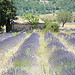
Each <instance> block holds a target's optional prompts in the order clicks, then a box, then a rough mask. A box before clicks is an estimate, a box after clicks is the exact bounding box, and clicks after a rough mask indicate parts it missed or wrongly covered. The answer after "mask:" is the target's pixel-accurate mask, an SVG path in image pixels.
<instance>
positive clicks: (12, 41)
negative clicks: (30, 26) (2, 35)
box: [0, 33, 26, 53]
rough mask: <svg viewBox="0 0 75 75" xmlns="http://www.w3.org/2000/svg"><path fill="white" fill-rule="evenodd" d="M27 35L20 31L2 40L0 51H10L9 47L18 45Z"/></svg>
mask: <svg viewBox="0 0 75 75" xmlns="http://www.w3.org/2000/svg"><path fill="white" fill-rule="evenodd" d="M25 37H26V35H25V34H24V33H20V34H18V35H16V36H13V37H10V38H8V39H5V40H3V41H2V42H0V53H1V52H5V51H6V52H8V50H9V49H11V48H14V47H16V45H17V44H18V43H20V42H21V41H22V40H23V39H24V38H25Z"/></svg>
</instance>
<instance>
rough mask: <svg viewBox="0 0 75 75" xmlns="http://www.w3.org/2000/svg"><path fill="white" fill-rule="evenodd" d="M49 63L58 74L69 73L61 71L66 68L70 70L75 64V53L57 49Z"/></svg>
mask: <svg viewBox="0 0 75 75" xmlns="http://www.w3.org/2000/svg"><path fill="white" fill-rule="evenodd" d="M49 65H50V66H51V69H53V71H54V72H56V73H58V74H57V75H68V74H64V73H62V74H59V73H61V72H62V71H63V70H65V71H66V69H67V70H68V69H70V68H71V67H73V66H75V55H74V54H73V53H71V52H68V51H65V50H57V51H55V52H53V53H52V54H51V56H50V59H49ZM70 74H71V73H70ZM55 75H56V74H55Z"/></svg>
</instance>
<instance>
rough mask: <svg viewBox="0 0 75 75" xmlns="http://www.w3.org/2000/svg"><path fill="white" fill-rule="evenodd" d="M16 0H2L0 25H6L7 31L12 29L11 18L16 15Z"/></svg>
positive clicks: (0, 2)
mask: <svg viewBox="0 0 75 75" xmlns="http://www.w3.org/2000/svg"><path fill="white" fill-rule="evenodd" d="M15 9H16V7H15V6H14V0H0V27H1V26H4V25H6V31H7V32H9V31H10V19H13V18H14V17H15V16H16V11H15Z"/></svg>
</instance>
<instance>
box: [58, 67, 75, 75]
mask: <svg viewBox="0 0 75 75" xmlns="http://www.w3.org/2000/svg"><path fill="white" fill-rule="evenodd" d="M59 74H60V75H75V66H73V67H70V68H68V69H63V70H62V71H61V72H60V73H59Z"/></svg>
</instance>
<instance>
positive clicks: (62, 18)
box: [56, 11, 72, 27]
mask: <svg viewBox="0 0 75 75" xmlns="http://www.w3.org/2000/svg"><path fill="white" fill-rule="evenodd" d="M56 19H57V21H58V22H59V23H61V22H62V23H63V25H62V27H64V24H65V23H66V22H70V21H72V13H71V12H64V11H62V12H58V13H57V16H56Z"/></svg>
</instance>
